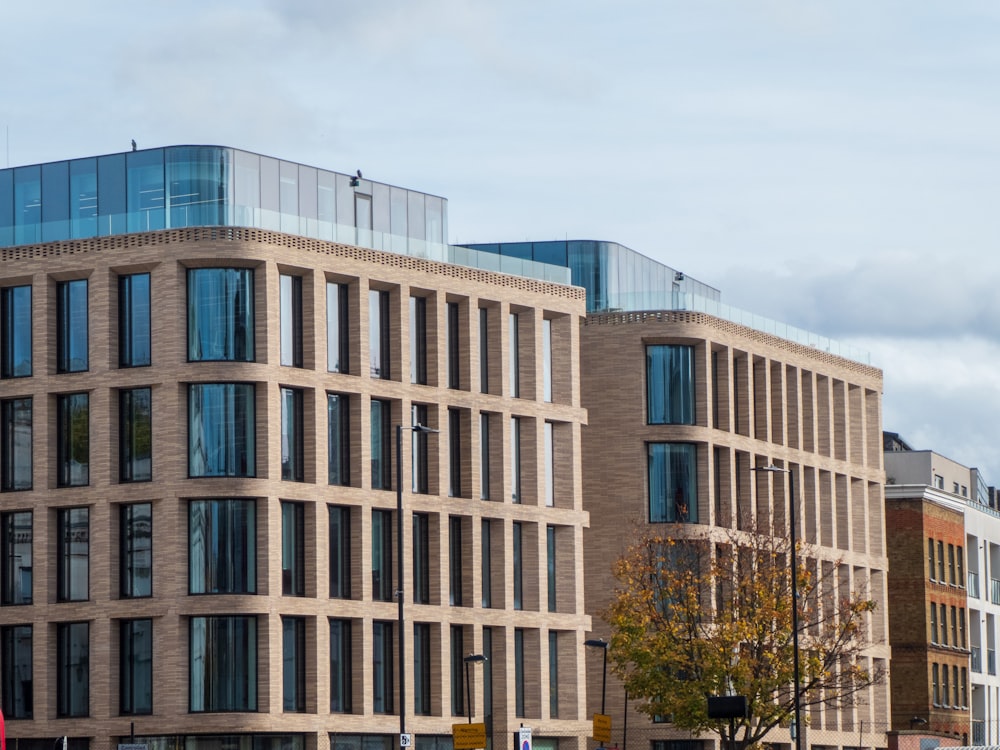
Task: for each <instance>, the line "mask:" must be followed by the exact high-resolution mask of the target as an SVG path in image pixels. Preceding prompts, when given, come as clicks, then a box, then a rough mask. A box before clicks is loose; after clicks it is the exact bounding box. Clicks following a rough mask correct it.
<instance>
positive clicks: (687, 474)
mask: <svg viewBox="0 0 1000 750" xmlns="http://www.w3.org/2000/svg"><path fill="white" fill-rule="evenodd" d="M695 456H696V451H695V446H694V445H693V444H691V443H649V444H648V463H649V521H650V523H658V522H668V523H697V522H698V502H697V498H698V496H697V474H696V471H695Z"/></svg>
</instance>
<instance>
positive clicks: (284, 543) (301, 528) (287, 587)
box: [281, 502, 306, 596]
mask: <svg viewBox="0 0 1000 750" xmlns="http://www.w3.org/2000/svg"><path fill="white" fill-rule="evenodd" d="M305 515H306V513H305V506H304V505H303V504H302V503H290V502H282V503H281V593H282V595H283V596H305V595H306V571H305V568H306V549H305V548H306V537H305Z"/></svg>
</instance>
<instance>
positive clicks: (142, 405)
mask: <svg viewBox="0 0 1000 750" xmlns="http://www.w3.org/2000/svg"><path fill="white" fill-rule="evenodd" d="M118 403H119V406H118V420H119V422H118V450H119V458H118V473H119V476H118V478H119V480H120V481H122V482H148V481H150V480H151V479H152V478H153V408H152V404H153V396H152V390H151V389H149V388H132V389H129V390H123V391H119V394H118Z"/></svg>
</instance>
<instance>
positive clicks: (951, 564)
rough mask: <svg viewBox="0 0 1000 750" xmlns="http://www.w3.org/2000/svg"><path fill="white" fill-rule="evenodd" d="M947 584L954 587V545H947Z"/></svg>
mask: <svg viewBox="0 0 1000 750" xmlns="http://www.w3.org/2000/svg"><path fill="white" fill-rule="evenodd" d="M948 583H950V584H951V585H952V586H954V585H955V545H954V544H949V545H948Z"/></svg>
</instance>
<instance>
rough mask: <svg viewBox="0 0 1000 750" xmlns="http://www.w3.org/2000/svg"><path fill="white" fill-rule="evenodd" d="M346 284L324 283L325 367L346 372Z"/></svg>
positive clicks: (347, 336) (347, 335) (347, 334)
mask: <svg viewBox="0 0 1000 750" xmlns="http://www.w3.org/2000/svg"><path fill="white" fill-rule="evenodd" d="M348 341H349V332H348V330H347V284H336V283H333V282H330V283H328V284H327V285H326V369H327V370H329V371H330V372H345V373H346V372H347V371H348V369H349V368H348V359H347V353H348V350H347V343H348Z"/></svg>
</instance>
